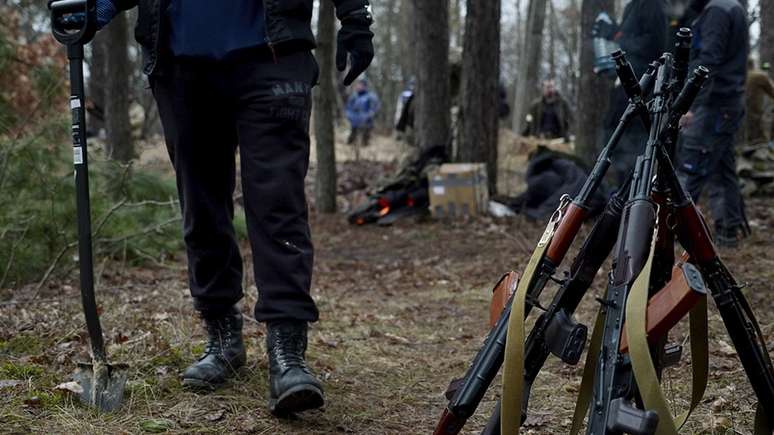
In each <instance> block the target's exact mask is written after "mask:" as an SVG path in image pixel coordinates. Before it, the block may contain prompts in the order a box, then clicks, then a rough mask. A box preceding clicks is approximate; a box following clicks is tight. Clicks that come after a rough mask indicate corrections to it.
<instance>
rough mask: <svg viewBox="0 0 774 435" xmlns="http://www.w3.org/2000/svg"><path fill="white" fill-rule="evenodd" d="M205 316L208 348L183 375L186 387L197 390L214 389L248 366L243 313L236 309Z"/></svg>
mask: <svg viewBox="0 0 774 435" xmlns="http://www.w3.org/2000/svg"><path fill="white" fill-rule="evenodd" d="M203 317H204V322H205V324H206V326H207V335H208V336H209V337H208V340H207V347H206V348H205V350H204V354H203V355H202V356H201V357H199V360H198V361H196V362H195V363H193V364H191V365H190V366H188V368H187V369H185V372H183V385H184V386H186V387H189V388H193V389H197V390H210V391H212V390H214V389H215V388H217V387H219V386H221V385H223V384H224V383H225V382H226V380H227V379H228V378H230V377H232V376H233V375H234V374H235V373H236V371H237V369H238V368H240V367H242V366H243V365H245V360H246V359H247V358H246V353H245V344H244V342H243V341H242V314H240V313H239V310H237V308H236V307H233V308H232V310H231V311H230V312H228V313H226V314H225V315H220V316H218V317H208V316H206V315H204V316H203Z"/></svg>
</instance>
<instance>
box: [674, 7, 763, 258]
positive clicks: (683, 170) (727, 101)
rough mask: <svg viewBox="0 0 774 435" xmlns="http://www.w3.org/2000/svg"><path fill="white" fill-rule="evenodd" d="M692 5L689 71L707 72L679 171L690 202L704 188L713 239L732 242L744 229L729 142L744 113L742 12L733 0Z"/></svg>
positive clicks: (686, 128)
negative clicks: (694, 16) (694, 14)
mask: <svg viewBox="0 0 774 435" xmlns="http://www.w3.org/2000/svg"><path fill="white" fill-rule="evenodd" d="M691 9H693V11H694V12H697V13H698V18H697V19H696V20H695V21H694V24H693V35H694V37H693V46H692V48H691V70H693V69H694V68H696V67H697V66H698V65H704V66H706V67H707V68H709V70H710V77H709V79H708V80H707V82H706V83H705V84H704V87H703V88H702V90H701V92H700V93H699V96H698V97H697V98H696V101H695V102H694V104H693V107H692V109H691V111H690V112H688V113H687V114H686V115H685V117H683V120H682V124H683V129H682V139H683V140H682V143H681V146H680V148H679V150H678V171H680V175H681V177H682V178H683V181H684V183H685V187H686V189H687V190H688V192H689V193H690V194H691V196H692V197H693V199H694V200H695V201H698V200H699V198H700V197H701V194H702V193H703V191H704V189H705V188H709V194H710V208H711V211H712V217H713V218H714V220H715V242H716V243H717V244H718V245H720V246H727V247H733V246H737V244H738V237H739V233H740V230H741V231H743V230H744V228H745V226H744V209H743V203H742V196H741V192H740V189H739V179H738V177H737V173H736V151H735V146H734V145H735V140H736V134H737V132H738V131H739V128H740V126H741V124H742V118H743V117H744V93H745V81H746V80H747V56H748V54H749V41H750V37H749V34H748V27H747V13H746V11H745V10H744V8H743V7H742V6H741V5H740V4H739V2H738V1H737V0H693V1H692V2H691Z"/></svg>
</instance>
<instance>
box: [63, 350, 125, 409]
mask: <svg viewBox="0 0 774 435" xmlns="http://www.w3.org/2000/svg"><path fill="white" fill-rule="evenodd" d="M74 378H75V380H76V382H78V383H79V384H80V385H81V387H82V388H83V392H82V393H81V394H80V395H79V399H80V401H81V403H83V404H84V405H89V406H92V407H94V408H97V409H99V410H100V411H105V412H111V411H115V410H116V409H118V408H119V407H120V406H121V402H122V401H123V398H124V390H125V388H126V378H127V371H126V366H124V365H118V364H117V365H110V364H106V363H100V362H97V361H95V362H94V363H93V364H89V363H79V364H78V370H77V371H76V372H75V375H74Z"/></svg>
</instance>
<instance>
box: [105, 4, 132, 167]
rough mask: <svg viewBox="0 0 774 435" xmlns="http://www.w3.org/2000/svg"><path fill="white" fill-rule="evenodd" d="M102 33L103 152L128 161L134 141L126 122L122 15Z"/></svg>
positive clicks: (126, 58)
mask: <svg viewBox="0 0 774 435" xmlns="http://www.w3.org/2000/svg"><path fill="white" fill-rule="evenodd" d="M104 33H105V36H106V37H107V38H106V39H107V47H108V49H107V50H106V51H107V65H106V67H107V68H106V73H107V77H106V80H105V82H106V89H105V126H106V129H107V144H106V151H107V155H108V157H109V158H111V159H114V160H118V161H120V162H128V161H130V160H131V159H132V158H134V143H133V142H132V127H131V125H130V123H129V102H130V101H129V92H130V90H129V77H130V75H131V63H130V62H129V38H128V24H127V20H126V15H125V14H118V15H116V17H115V18H114V19H113V21H112V22H111V23H110V24H109V25H108V26H107V27H106V28H105V30H104Z"/></svg>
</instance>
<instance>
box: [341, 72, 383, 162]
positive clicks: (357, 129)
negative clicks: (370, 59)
mask: <svg viewBox="0 0 774 435" xmlns="http://www.w3.org/2000/svg"><path fill="white" fill-rule="evenodd" d="M380 107H381V103H380V102H379V97H377V96H376V94H375V93H374V92H372V91H371V90H370V89H369V88H368V80H366V79H365V78H363V79H360V80H358V81H357V83H355V92H353V93H352V95H350V96H349V100H347V107H346V112H347V119H348V120H349V124H350V126H351V130H350V133H349V139H347V143H348V144H354V143H355V141H356V140H357V137H358V136H360V138H361V145H362V146H364V147H367V146H368V143H369V141H370V140H371V130H373V128H374V117H375V116H376V113H377V112H378V111H379V108H380Z"/></svg>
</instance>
